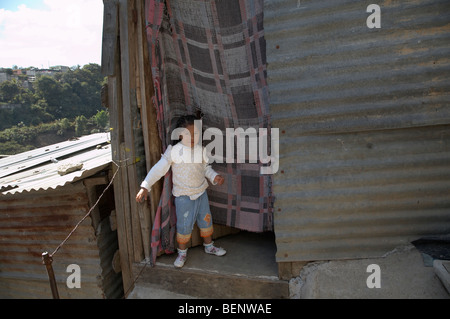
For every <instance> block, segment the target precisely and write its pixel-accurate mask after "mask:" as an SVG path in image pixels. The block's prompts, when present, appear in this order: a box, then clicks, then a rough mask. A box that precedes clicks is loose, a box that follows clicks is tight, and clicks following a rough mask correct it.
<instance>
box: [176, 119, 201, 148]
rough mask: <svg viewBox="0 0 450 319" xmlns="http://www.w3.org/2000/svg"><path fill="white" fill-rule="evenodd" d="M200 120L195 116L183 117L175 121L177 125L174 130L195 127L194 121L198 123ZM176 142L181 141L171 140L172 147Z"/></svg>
mask: <svg viewBox="0 0 450 319" xmlns="http://www.w3.org/2000/svg"><path fill="white" fill-rule="evenodd" d="M199 120H201V119H200V118H198V117H197V116H195V115H184V116H181V117H179V118H178V120H177V124H176V126H175V128H174V129H177V128H187V127H188V126H190V125H195V121H199ZM178 142H181V139H179V140H178V141H177V140H172V145H175V144H177V143H178Z"/></svg>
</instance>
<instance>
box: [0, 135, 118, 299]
mask: <svg viewBox="0 0 450 319" xmlns="http://www.w3.org/2000/svg"><path fill="white" fill-rule="evenodd" d="M111 164H112V162H111V147H110V144H109V134H107V133H99V134H92V135H88V136H83V137H80V138H78V139H75V140H71V141H67V142H62V143H58V144H54V145H50V146H47V147H44V148H40V149H35V150H32V151H29V152H24V153H21V154H17V155H14V156H10V157H7V158H4V159H1V160H0V220H1V226H0V297H1V298H51V297H52V293H51V289H50V283H49V278H48V274H47V271H46V268H45V266H44V264H43V262H42V253H44V252H49V253H50V254H52V255H53V263H52V266H53V270H54V273H55V277H56V284H57V288H58V292H59V296H60V297H61V298H65V299H66V298H120V297H122V296H123V286H122V278H121V271H120V262H119V261H118V243H117V231H116V229H115V228H116V227H115V221H114V220H115V219H114V193H113V191H112V188H110V189H109V190H108V191H106V192H105V194H104V196H103V197H101V199H100V195H101V194H102V193H103V191H104V190H105V188H106V186H107V185H108V183H109V180H110V178H111V174H112V167H111ZM69 167H72V168H74V169H75V170H74V171H73V172H70V171H69V170H67V169H68V168H69ZM59 172H62V173H59ZM99 199H100V202H99V205H98V206H95V209H93V210H92V213H91V214H90V216H89V217H88V218H86V219H85V220H84V221H83V222H82V223H81V224H80V226H79V227H78V228H77V229H76V231H75V232H74V233H73V234H72V236H70V237H69V238H68V240H67V241H66V242H65V243H64V244H62V243H63V241H64V240H65V239H66V238H67V237H68V236H69V233H70V232H71V231H72V230H73V229H74V226H75V225H77V223H79V222H81V220H82V218H83V217H84V216H85V215H86V214H87V213H88V212H89V211H90V208H91V207H94V204H95V203H96V202H97V201H98V200H99ZM60 244H62V245H61V246H60ZM59 246H60V247H59ZM57 248H58V249H57ZM55 251H57V252H56V253H53V252H55ZM70 265H76V266H78V267H79V268H78V270H79V272H78V274H79V275H80V277H79V283H80V284H81V285H80V286H79V287H72V285H70V287H71V288H72V289H71V288H70V287H69V286H68V285H67V282H68V281H69V282H70V283H72V284H74V285H75V284H76V283H77V279H75V278H73V279H71V275H74V274H75V271H74V268H72V267H69V266H70Z"/></svg>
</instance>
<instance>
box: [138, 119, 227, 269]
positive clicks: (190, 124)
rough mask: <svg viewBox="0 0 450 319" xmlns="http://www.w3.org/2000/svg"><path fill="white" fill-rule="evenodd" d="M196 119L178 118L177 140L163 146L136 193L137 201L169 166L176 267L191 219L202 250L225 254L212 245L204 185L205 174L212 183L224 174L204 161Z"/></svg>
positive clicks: (182, 256)
mask: <svg viewBox="0 0 450 319" xmlns="http://www.w3.org/2000/svg"><path fill="white" fill-rule="evenodd" d="M196 120H197V118H196V117H195V116H193V115H187V116H183V117H181V118H180V119H179V120H178V122H177V129H176V131H174V132H175V133H177V132H180V136H179V137H180V140H179V142H178V143H176V144H175V145H173V146H172V145H170V146H169V147H168V148H167V150H166V152H165V153H164V154H163V155H162V156H161V159H160V160H159V161H158V163H156V164H155V165H154V166H153V167H152V169H151V170H150V172H149V173H148V174H147V177H146V178H145V180H144V181H143V182H142V184H141V190H140V191H139V193H138V194H137V195H136V201H137V202H142V201H143V200H145V199H147V196H148V193H149V191H150V187H151V186H152V185H153V184H154V183H156V182H157V181H158V180H159V179H160V178H161V177H162V176H164V175H165V174H166V173H167V172H168V171H169V169H170V168H171V167H172V181H173V190H172V193H173V195H174V196H175V208H176V214H177V242H178V257H177V259H176V260H175V262H174V265H175V267H177V268H181V267H183V266H184V263H185V261H186V255H187V248H186V245H187V243H188V242H189V240H190V239H191V233H192V230H193V227H194V223H195V222H197V226H198V227H199V228H200V236H201V237H202V238H203V242H204V243H203V245H204V246H205V252H206V253H208V254H213V255H216V256H223V255H225V254H226V251H225V250H224V249H223V248H218V247H215V246H214V243H213V241H212V234H213V223H212V217H211V211H210V208H209V202H208V195H207V194H206V188H207V187H208V182H207V181H206V178H208V179H209V180H210V181H211V183H212V184H213V185H217V184H218V185H222V184H223V183H224V178H223V177H222V176H220V175H219V174H217V173H216V172H215V171H214V170H213V169H212V168H211V166H210V165H209V164H208V159H207V156H206V150H205V148H204V147H202V146H201V145H199V143H198V142H199V140H200V134H201V131H200V130H199V128H198V127H197V126H196V125H195V122H194V121H196ZM205 177H206V178H205Z"/></svg>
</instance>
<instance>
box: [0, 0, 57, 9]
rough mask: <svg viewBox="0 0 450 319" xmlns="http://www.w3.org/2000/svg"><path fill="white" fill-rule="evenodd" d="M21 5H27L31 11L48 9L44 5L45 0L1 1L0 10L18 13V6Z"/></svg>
mask: <svg viewBox="0 0 450 319" xmlns="http://www.w3.org/2000/svg"><path fill="white" fill-rule="evenodd" d="M21 4H25V5H26V6H27V7H28V8H31V9H46V8H48V7H47V6H46V5H45V4H44V1H43V0H0V8H3V9H6V10H10V11H18V6H19V5H21Z"/></svg>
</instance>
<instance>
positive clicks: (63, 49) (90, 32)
mask: <svg viewBox="0 0 450 319" xmlns="http://www.w3.org/2000/svg"><path fill="white" fill-rule="evenodd" d="M102 30H103V0H0V67H6V68H11V67H13V66H14V65H17V66H18V67H29V66H35V67H38V68H48V67H49V66H54V65H67V66H75V65H80V66H83V65H85V64H88V63H97V64H100V63H101V42H102Z"/></svg>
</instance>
